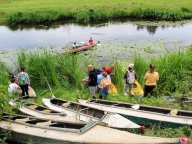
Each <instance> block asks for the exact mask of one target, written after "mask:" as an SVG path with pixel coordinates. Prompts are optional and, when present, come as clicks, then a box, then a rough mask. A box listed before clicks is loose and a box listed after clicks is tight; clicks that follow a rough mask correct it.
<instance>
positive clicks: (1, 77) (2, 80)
mask: <svg viewBox="0 0 192 144" xmlns="http://www.w3.org/2000/svg"><path fill="white" fill-rule="evenodd" d="M0 70H1V71H0V84H1V85H6V84H8V75H9V74H8V68H7V67H6V66H5V64H4V63H2V62H0Z"/></svg>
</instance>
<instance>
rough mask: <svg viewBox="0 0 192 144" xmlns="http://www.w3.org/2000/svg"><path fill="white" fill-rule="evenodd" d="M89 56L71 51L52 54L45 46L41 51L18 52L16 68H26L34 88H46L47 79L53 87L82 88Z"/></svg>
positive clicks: (89, 61)
mask: <svg viewBox="0 0 192 144" xmlns="http://www.w3.org/2000/svg"><path fill="white" fill-rule="evenodd" d="M87 63H89V64H90V63H91V60H90V59H89V57H87V58H86V57H82V56H81V55H78V54H77V55H74V54H73V53H64V54H60V53H57V54H55V55H53V54H52V53H51V52H49V51H48V50H47V49H46V48H44V52H42V53H29V54H27V53H25V52H21V53H20V54H18V59H17V64H16V66H17V68H18V69H19V68H20V67H21V66H24V67H25V68H26V72H27V73H28V74H29V77H30V80H31V85H32V86H33V87H34V88H37V89H39V88H40V89H41V88H47V81H48V83H49V84H50V85H51V86H53V87H63V88H71V87H75V88H74V89H76V88H77V89H83V83H82V79H83V77H84V76H87V75H88V74H87V75H86V72H87V68H86V67H87Z"/></svg>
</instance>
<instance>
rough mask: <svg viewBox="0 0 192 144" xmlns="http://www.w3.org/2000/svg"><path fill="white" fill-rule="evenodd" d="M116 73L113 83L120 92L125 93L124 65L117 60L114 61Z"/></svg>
mask: <svg viewBox="0 0 192 144" xmlns="http://www.w3.org/2000/svg"><path fill="white" fill-rule="evenodd" d="M114 73H115V76H114V78H112V81H113V83H114V84H115V85H116V87H117V89H118V92H119V93H123V87H124V86H123V84H124V83H123V81H122V80H123V77H124V71H123V66H122V64H121V63H120V62H119V61H118V60H117V58H115V59H114Z"/></svg>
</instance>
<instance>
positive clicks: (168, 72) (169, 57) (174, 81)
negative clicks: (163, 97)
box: [134, 47, 192, 94]
mask: <svg viewBox="0 0 192 144" xmlns="http://www.w3.org/2000/svg"><path fill="white" fill-rule="evenodd" d="M191 56H192V47H190V48H189V49H188V50H187V51H186V52H181V51H179V52H173V53H170V54H165V55H164V56H161V57H159V58H152V59H150V60H145V59H143V58H141V56H140V55H136V56H135V60H134V63H135V70H136V72H137V74H138V79H139V82H140V83H141V84H142V85H143V86H144V75H145V73H146V72H147V71H148V70H149V64H151V63H152V64H155V66H156V71H157V72H158V73H159V77H160V79H159V81H158V82H157V92H158V93H159V94H170V93H172V92H178V91H179V92H180V93H183V94H186V93H189V92H190V91H191V89H192V80H191V76H192V65H191V63H192V57H191Z"/></svg>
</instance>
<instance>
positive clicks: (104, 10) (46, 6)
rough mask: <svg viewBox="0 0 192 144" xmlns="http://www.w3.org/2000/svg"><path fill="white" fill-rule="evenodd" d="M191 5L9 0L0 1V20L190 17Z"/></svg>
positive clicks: (135, 0)
mask: <svg viewBox="0 0 192 144" xmlns="http://www.w3.org/2000/svg"><path fill="white" fill-rule="evenodd" d="M173 2H174V5H173ZM191 7H192V1H190V0H183V1H172V0H168V1H165V0H163V1H156V0H148V1H143V0H129V1H126V0H122V1H117V0H111V1H101V0H99V1H98V0H93V1H88V0H81V1H78V0H68V1H62V0H57V1H51V0H48V1H44V0H43V1H42V0H34V1H30V0H28V1H24V0H20V1H12V0H10V1H1V2H0V16H1V18H0V21H1V22H6V23H9V24H17V23H50V22H53V21H60V20H66V19H73V20H76V21H79V22H88V21H99V20H102V19H112V18H121V17H133V18H144V19H146V18H153V19H159V20H182V19H189V18H192V9H191Z"/></svg>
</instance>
